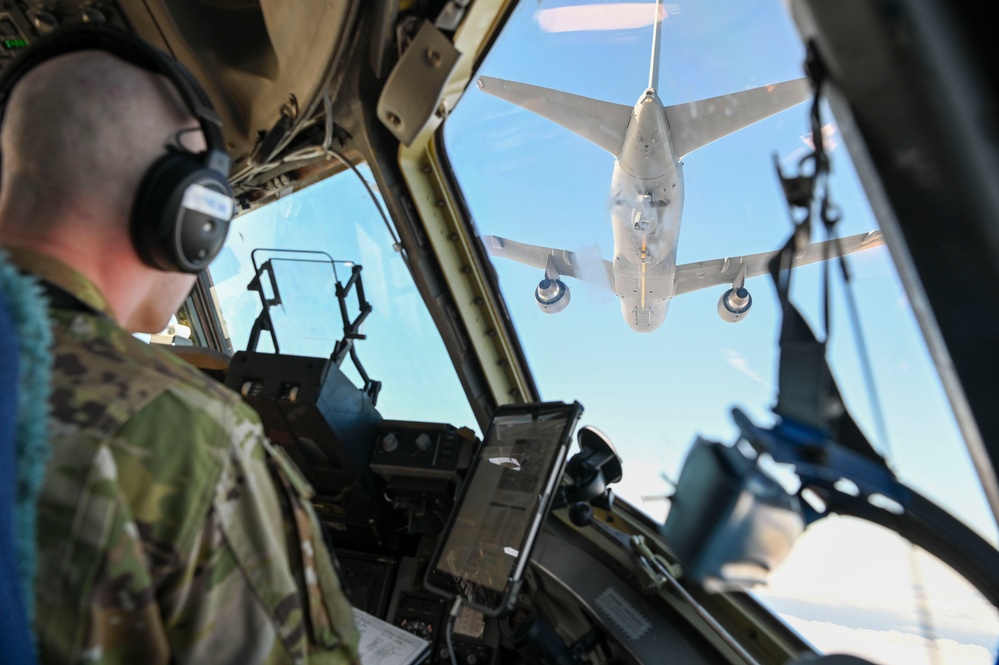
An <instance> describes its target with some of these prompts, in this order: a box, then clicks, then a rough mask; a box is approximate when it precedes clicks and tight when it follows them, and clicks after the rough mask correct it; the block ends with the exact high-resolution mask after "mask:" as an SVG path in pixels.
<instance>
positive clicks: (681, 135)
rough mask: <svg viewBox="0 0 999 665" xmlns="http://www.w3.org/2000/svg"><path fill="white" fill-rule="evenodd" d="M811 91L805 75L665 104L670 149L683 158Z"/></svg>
mask: <svg viewBox="0 0 999 665" xmlns="http://www.w3.org/2000/svg"><path fill="white" fill-rule="evenodd" d="M811 95H812V89H811V86H810V84H809V83H808V79H805V78H800V79H795V80H793V81H785V82H784V83H777V84H775V85H766V86H763V87H760V88H753V89H752V90H743V91H741V92H733V93H731V94H728V95H721V96H719V97H711V98H709V99H702V100H700V101H697V102H688V103H686V104H676V105H674V106H667V107H666V118H667V119H668V120H669V128H670V136H671V137H672V138H673V151H674V152H675V153H676V157H677V159H683V157H684V156H685V155H689V154H690V153H692V152H693V151H695V150H697V149H698V148H701V147H703V146H706V145H707V144H709V143H711V142H712V141H716V140H718V139H720V138H722V137H723V136H727V135H729V134H731V133H732V132H735V131H737V130H739V129H742V128H743V127H748V126H749V125H752V124H753V123H756V122H759V121H760V120H763V119H765V118H769V117H770V116H772V115H774V114H776V113H780V112H781V111H783V110H785V109H789V108H791V107H792V106H795V105H797V104H800V103H801V102H803V101H805V100H806V99H808V98H809V97H810V96H811Z"/></svg>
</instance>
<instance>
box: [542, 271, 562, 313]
mask: <svg viewBox="0 0 999 665" xmlns="http://www.w3.org/2000/svg"><path fill="white" fill-rule="evenodd" d="M534 299H535V300H536V301H537V303H538V307H540V308H541V311H542V312H544V313H545V314H558V313H559V312H561V311H562V310H563V309H565V308H566V307H568V306H569V287H568V286H566V285H565V282H563V281H562V280H560V279H548V278H547V277H546V278H545V279H543V280H541V282H540V283H539V284H538V288H536V289H535V290H534Z"/></svg>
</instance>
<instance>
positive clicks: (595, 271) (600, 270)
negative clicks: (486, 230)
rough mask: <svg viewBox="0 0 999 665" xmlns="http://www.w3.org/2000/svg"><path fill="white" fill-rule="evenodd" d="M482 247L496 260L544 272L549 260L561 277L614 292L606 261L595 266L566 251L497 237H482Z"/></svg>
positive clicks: (582, 257) (611, 268)
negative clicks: (514, 262) (515, 263)
mask: <svg viewBox="0 0 999 665" xmlns="http://www.w3.org/2000/svg"><path fill="white" fill-rule="evenodd" d="M481 238H482V244H483V245H485V248H486V251H487V252H488V253H489V255H490V256H499V257H502V258H504V259H510V260H511V261H516V262H517V263H523V264H524V265H527V266H532V267H534V268H538V269H539V270H545V269H546V268H547V267H548V262H549V260H551V265H552V267H553V268H554V269H555V270H556V271H557V272H558V274H559V275H561V276H563V277H572V278H574V279H578V280H582V281H585V282H589V283H591V284H595V285H597V286H601V287H603V288H606V289H611V290H613V288H614V270H613V266H612V265H611V263H610V261H606V260H604V259H598V260H599V262H600V263H599V264H596V265H595V262H594V261H593V260H592V259H589V257H584V256H580V255H579V254H577V253H576V252H570V251H569V250H567V249H555V248H554V247H539V246H538V245H528V244H525V243H522V242H517V241H515V240H508V239H506V238H501V237H500V236H482V237H481Z"/></svg>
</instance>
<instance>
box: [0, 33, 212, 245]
mask: <svg viewBox="0 0 999 665" xmlns="http://www.w3.org/2000/svg"><path fill="white" fill-rule="evenodd" d="M197 126H198V125H197V122H196V121H195V120H194V119H193V118H192V117H190V114H189V113H188V111H187V110H186V108H185V107H184V104H183V102H182V101H181V99H180V97H179V95H178V94H177V91H176V90H175V89H174V88H173V85H172V84H171V83H170V82H168V81H167V80H166V79H165V78H163V77H162V76H159V75H157V74H154V73H152V72H149V71H146V70H143V69H139V68H137V67H135V66H133V65H131V64H129V63H126V62H124V61H123V60H121V59H119V58H118V57H117V56H115V55H112V54H110V53H107V52H104V51H97V50H83V51H76V52H72V53H68V54H65V55H60V56H57V57H54V58H52V59H51V60H48V61H45V62H42V63H41V64H39V65H37V66H36V67H34V68H33V69H32V70H31V71H29V72H27V73H26V74H25V75H24V77H23V78H22V79H21V80H19V81H18V82H17V84H16V85H15V87H14V89H13V91H12V93H11V96H10V100H9V103H8V105H7V109H6V113H5V116H4V124H3V129H2V133H0V146H2V147H0V154H2V160H3V161H2V179H0V210H2V211H3V212H4V214H3V216H2V217H0V223H2V224H3V226H4V233H5V234H8V232H10V233H15V234H16V233H21V232H31V231H33V232H37V233H40V232H45V231H49V230H56V229H58V228H59V227H60V225H61V224H62V223H64V222H65V223H72V224H85V225H86V226H87V227H90V228H91V229H92V230H96V229H95V228H94V227H99V226H111V227H113V228H114V229H116V230H119V231H121V232H123V233H127V231H128V219H129V217H130V214H131V209H132V204H133V201H134V197H135V191H136V189H137V187H138V185H139V182H140V180H141V179H142V177H143V175H144V173H145V172H146V170H147V169H148V167H149V166H150V165H151V164H152V163H153V162H154V161H155V160H156V159H158V158H159V157H160V156H161V155H163V154H164V153H165V151H166V146H167V145H169V144H173V143H176V141H177V140H178V137H181V138H182V139H183V140H184V141H190V140H194V141H195V142H196V145H193V146H191V147H193V148H196V149H199V150H200V149H201V147H202V144H201V143H200V142H201V141H202V139H201V137H200V133H199V132H194V133H186V134H179V132H180V130H181V129H183V128H189V127H194V128H196V127H197ZM8 225H10V226H12V227H13V228H7V227H8Z"/></svg>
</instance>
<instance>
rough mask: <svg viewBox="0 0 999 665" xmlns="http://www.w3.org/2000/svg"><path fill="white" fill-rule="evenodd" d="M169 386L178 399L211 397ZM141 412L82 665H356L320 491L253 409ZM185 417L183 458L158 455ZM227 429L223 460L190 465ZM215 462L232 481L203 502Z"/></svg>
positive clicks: (130, 440) (166, 407) (129, 444)
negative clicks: (315, 495)
mask: <svg viewBox="0 0 999 665" xmlns="http://www.w3.org/2000/svg"><path fill="white" fill-rule="evenodd" d="M171 392H172V394H173V397H175V398H180V402H187V401H188V400H190V399H199V398H200V399H201V400H202V401H203V400H204V399H205V398H204V395H203V394H200V395H199V394H196V391H191V392H192V394H190V395H185V394H184V389H174V390H172V391H171ZM180 406H183V405H180ZM144 411H148V413H144V414H143V415H144V416H145V417H144V418H141V419H139V418H137V419H135V420H134V421H133V422H131V423H129V425H127V426H126V428H125V429H123V431H122V433H121V435H120V436H119V437H118V439H117V445H116V446H115V448H116V452H115V458H116V460H118V466H119V482H120V486H121V492H122V494H123V495H124V499H125V500H124V501H122V502H121V503H120V504H119V506H120V510H119V511H118V512H117V514H116V515H115V518H114V520H113V523H112V525H111V528H110V534H109V535H110V538H109V541H108V548H107V550H106V556H105V557H104V559H103V561H102V562H101V565H100V567H99V570H98V574H97V577H96V579H95V583H94V586H93V594H92V597H91V598H92V599H91V607H90V621H89V626H88V630H87V637H86V640H85V644H86V651H85V654H84V661H85V662H101V663H119V662H121V663H124V662H143V663H168V662H170V663H187V662H198V663H202V662H217V663H241V664H243V663H245V664H247V665H252V664H258V663H259V664H261V665H265V664H271V663H302V664H308V663H317V664H325V663H330V664H340V663H346V664H352V663H357V662H358V661H357V652H356V645H357V640H358V636H357V632H356V629H355V627H354V623H353V617H352V614H351V609H350V606H349V604H348V602H347V600H346V598H345V596H344V594H343V592H342V590H341V588H340V585H339V580H338V577H337V575H336V572H335V570H334V569H333V565H332V560H331V558H330V555H329V552H328V550H327V549H326V546H325V544H324V542H323V538H322V534H321V532H320V530H319V523H318V520H317V518H316V515H315V513H314V511H313V510H312V507H311V503H310V501H309V499H310V496H311V489H310V488H309V486H308V485H307V483H306V482H305V481H304V479H302V477H301V476H300V475H299V473H298V472H297V470H296V469H295V468H294V467H293V466H292V465H291V462H290V461H288V460H287V459H286V458H285V457H284V456H283V455H282V454H281V453H280V451H277V450H275V449H274V448H273V447H272V446H271V445H270V444H269V443H268V442H267V440H266V438H265V437H264V435H263V431H262V428H261V426H260V424H259V420H258V419H257V418H256V414H254V413H253V412H252V411H251V410H250V409H249V408H248V407H245V405H242V404H240V405H239V406H238V407H237V408H235V409H234V408H233V407H232V405H223V404H221V403H220V404H218V405H217V408H216V405H213V404H210V403H209V404H205V403H201V404H199V407H198V409H191V408H189V405H188V408H186V409H182V408H179V406H178V404H176V403H175V400H170V399H163V398H161V399H160V400H157V401H156V402H154V404H152V405H150V406H149V407H147V409H145V410H144ZM206 416H207V417H206ZM180 418H183V419H184V421H183V422H184V427H183V428H176V427H175V428H173V437H175V438H174V441H173V444H172V450H171V451H169V453H167V454H162V455H157V452H160V453H162V452H163V451H162V448H163V446H164V445H165V444H164V441H169V440H170V439H169V438H168V437H164V436H163V426H164V423H170V422H172V423H179V422H180ZM149 423H155V425H154V426H153V427H155V428H156V429H158V430H159V435H158V436H156V435H155V434H154V432H152V431H151V430H150V424H149ZM220 426H221V427H220ZM220 435H221V436H224V437H226V439H227V441H226V443H225V444H224V445H221V446H216V447H215V448H214V451H215V455H216V456H217V458H216V459H215V460H213V461H214V464H212V463H211V462H210V461H209V460H208V459H201V460H200V462H197V463H195V462H192V461H191V459H195V460H197V458H198V457H199V455H204V450H202V447H201V443H203V442H204V440H205V439H206V437H209V438H210V437H212V436H216V437H217V436H220ZM144 439H145V440H144ZM150 439H154V440H155V441H157V442H158V443H150V442H149V440H150ZM199 439H201V441H199ZM207 448H208V449H209V450H212V449H213V448H212V446H207ZM150 450H152V451H153V452H152V453H150ZM218 457H220V458H221V459H218ZM151 458H156V459H151ZM185 458H187V459H186V461H185ZM129 466H131V467H132V468H127V467H129ZM212 467H214V468H215V469H219V468H220V469H221V473H220V474H216V476H215V478H214V479H213V482H211V483H209V484H205V485H204V487H205V488H206V491H205V492H204V500H203V501H202V500H201V499H199V498H198V496H196V495H197V494H198V487H199V486H200V485H202V481H203V480H205V478H202V477H199V474H201V475H204V474H205V473H207V471H206V469H210V468H212ZM188 490H190V491H191V492H188Z"/></svg>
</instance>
